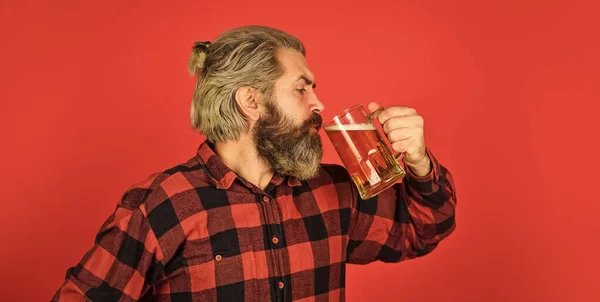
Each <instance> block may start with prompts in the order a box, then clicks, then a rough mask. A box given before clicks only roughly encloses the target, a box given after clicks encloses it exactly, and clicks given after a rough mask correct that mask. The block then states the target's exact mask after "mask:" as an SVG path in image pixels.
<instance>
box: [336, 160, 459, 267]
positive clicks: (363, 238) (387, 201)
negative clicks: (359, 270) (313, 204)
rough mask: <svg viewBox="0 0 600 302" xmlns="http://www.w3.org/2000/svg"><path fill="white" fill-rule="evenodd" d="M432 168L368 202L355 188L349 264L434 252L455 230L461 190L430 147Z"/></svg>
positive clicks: (408, 172)
mask: <svg viewBox="0 0 600 302" xmlns="http://www.w3.org/2000/svg"><path fill="white" fill-rule="evenodd" d="M427 153H428V155H429V158H430V159H431V164H432V170H431V172H430V173H429V174H428V175H427V176H424V177H418V176H416V175H414V174H413V173H412V172H411V171H410V169H406V170H407V171H406V172H407V175H406V177H405V178H404V179H403V181H402V182H401V183H398V184H396V185H395V186H394V187H392V188H390V189H388V190H386V191H384V192H382V193H380V194H379V195H378V196H375V197H373V198H370V199H368V200H363V199H361V198H360V196H359V195H358V192H357V191H356V189H355V187H354V186H352V188H353V191H354V192H353V193H352V196H353V206H352V210H351V216H350V226H349V241H348V245H347V249H346V256H347V260H348V262H349V263H355V264H366V263H369V262H372V261H376V260H380V261H383V262H400V261H403V260H407V259H411V258H415V257H419V256H423V255H426V254H428V253H430V252H431V251H432V250H433V249H435V248H436V247H437V245H438V243H439V242H440V241H441V240H442V239H444V238H446V237H448V235H450V233H452V231H453V230H454V229H455V221H454V215H455V207H456V194H455V188H454V181H453V179H452V175H451V174H450V172H449V171H448V170H447V169H446V168H445V167H444V166H442V165H440V164H439V163H438V161H437V160H436V158H435V157H434V156H433V154H432V153H431V152H430V150H427Z"/></svg>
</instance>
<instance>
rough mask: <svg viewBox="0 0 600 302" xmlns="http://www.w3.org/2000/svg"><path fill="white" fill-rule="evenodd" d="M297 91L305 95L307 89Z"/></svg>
mask: <svg viewBox="0 0 600 302" xmlns="http://www.w3.org/2000/svg"><path fill="white" fill-rule="evenodd" d="M296 90H298V92H300V94H304V93H305V92H306V89H305V88H302V89H296Z"/></svg>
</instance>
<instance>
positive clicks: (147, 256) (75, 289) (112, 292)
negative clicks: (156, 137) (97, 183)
mask: <svg viewBox="0 0 600 302" xmlns="http://www.w3.org/2000/svg"><path fill="white" fill-rule="evenodd" d="M148 191H149V190H148V189H144V188H132V189H130V190H128V192H127V193H126V194H125V195H124V196H123V199H122V201H121V202H120V203H119V204H118V206H117V207H116V209H115V211H114V212H113V213H112V215H111V216H110V217H109V218H108V219H107V220H106V221H105V222H104V224H103V225H102V227H101V228H100V230H99V232H98V233H97V236H96V240H95V243H94V246H93V247H92V248H91V249H90V250H88V252H87V253H86V254H85V255H84V256H83V258H82V259H81V261H80V262H79V263H78V264H77V266H75V267H71V268H69V269H68V270H67V273H66V277H65V281H64V283H63V284H62V286H61V287H60V288H59V289H58V291H57V292H56V294H55V295H54V297H53V298H52V301H89V300H92V301H131V300H138V299H140V297H142V296H143V295H144V294H145V293H146V292H147V291H148V290H149V288H150V284H151V283H152V282H153V281H155V280H156V279H158V278H159V276H160V274H161V273H162V264H161V262H160V261H161V259H162V253H161V250H160V248H159V246H158V243H157V240H156V237H155V235H154V233H153V232H152V229H151V228H150V224H149V222H148V219H147V217H146V213H145V210H144V208H143V207H140V203H141V200H143V198H144V196H146V194H147V193H148Z"/></svg>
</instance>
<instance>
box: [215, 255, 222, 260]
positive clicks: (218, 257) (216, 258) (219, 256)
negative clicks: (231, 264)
mask: <svg viewBox="0 0 600 302" xmlns="http://www.w3.org/2000/svg"><path fill="white" fill-rule="evenodd" d="M222 259H223V256H221V255H216V256H215V260H217V261H221V260H222Z"/></svg>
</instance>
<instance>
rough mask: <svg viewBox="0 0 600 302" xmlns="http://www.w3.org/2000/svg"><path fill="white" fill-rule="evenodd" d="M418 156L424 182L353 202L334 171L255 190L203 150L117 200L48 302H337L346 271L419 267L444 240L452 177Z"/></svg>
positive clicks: (341, 174)
mask: <svg viewBox="0 0 600 302" xmlns="http://www.w3.org/2000/svg"><path fill="white" fill-rule="evenodd" d="M428 152H429V151H428ZM429 156H430V157H431V160H432V167H433V170H432V173H430V174H429V175H428V176H425V177H417V176H415V175H413V174H411V172H410V171H407V173H408V174H407V177H406V178H405V180H404V181H403V182H402V183H398V184H397V185H396V186H395V187H393V188H390V189H388V190H386V191H384V192H383V193H381V194H380V195H378V196H376V197H374V198H371V199H369V200H362V199H360V197H359V195H358V194H357V190H356V188H355V187H354V185H353V183H352V181H351V180H350V178H349V176H348V173H347V171H346V170H345V169H344V168H343V167H341V166H339V165H325V164H323V165H321V167H320V173H319V176H318V177H317V178H315V179H312V180H308V181H298V180H297V179H296V178H293V177H282V176H279V175H275V176H274V177H273V179H272V180H271V182H270V183H269V185H268V186H267V187H266V188H265V189H264V190H261V189H260V188H258V187H256V186H255V185H253V184H251V183H249V182H248V181H246V180H244V179H243V178H241V177H240V176H237V175H236V174H235V173H234V172H233V171H232V170H230V169H229V168H228V167H227V166H226V165H225V164H223V162H222V161H221V160H220V158H219V157H218V156H217V155H216V154H215V153H214V151H213V149H212V147H211V146H210V145H209V144H208V143H206V142H205V143H203V144H201V146H200V147H199V149H198V152H197V154H196V155H195V156H194V157H193V158H191V159H190V160H189V161H187V162H186V163H183V164H181V165H178V166H176V167H173V168H171V169H169V170H166V171H164V172H162V173H157V174H154V175H152V176H151V177H150V178H149V179H147V180H146V181H144V182H142V183H139V184H137V185H134V186H133V187H131V188H130V189H129V190H127V192H126V193H125V194H124V195H123V198H122V200H121V202H120V203H119V204H118V205H117V206H116V209H115V211H114V213H113V214H112V215H111V216H110V217H109V218H108V219H107V220H106V222H105V223H104V224H103V225H102V227H101V229H100V231H99V232H98V234H97V236H96V240H95V245H94V247H93V248H91V249H90V250H89V251H88V252H87V253H86V254H85V256H84V257H83V259H81V261H80V262H79V264H78V265H77V266H75V267H71V268H69V269H68V270H67V275H66V280H65V282H64V283H63V285H62V286H61V287H60V289H59V290H58V291H57V292H56V294H55V296H54V297H53V299H52V301H81V300H93V301H134V300H140V299H141V300H142V301H144V300H152V301H191V300H193V301H268V300H271V301H292V300H293V301H327V300H332V301H339V300H344V298H345V294H344V287H345V277H346V274H345V272H346V263H356V264H365V263H369V262H372V261H376V260H380V261H383V262H399V261H403V260H406V259H410V258H414V257H418V256H423V255H425V254H427V253H429V252H431V251H432V250H433V249H434V248H435V247H436V246H437V245H438V243H439V242H440V240H442V239H443V238H445V237H446V236H448V235H449V234H450V233H451V232H452V231H453V229H454V227H455V224H454V209H455V205H456V198H455V193H454V188H453V181H452V177H451V175H450V173H449V172H448V171H447V170H446V168H444V167H443V166H441V165H440V164H439V163H438V162H437V161H436V159H435V158H434V157H433V156H432V155H431V153H429Z"/></svg>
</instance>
